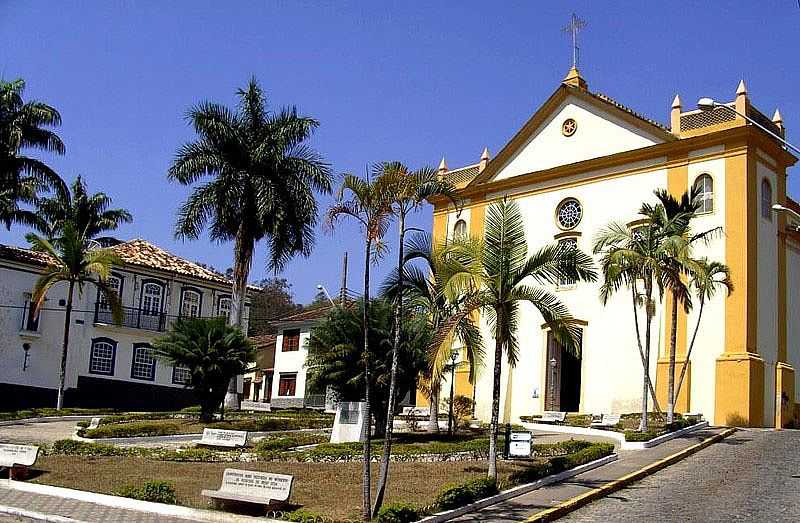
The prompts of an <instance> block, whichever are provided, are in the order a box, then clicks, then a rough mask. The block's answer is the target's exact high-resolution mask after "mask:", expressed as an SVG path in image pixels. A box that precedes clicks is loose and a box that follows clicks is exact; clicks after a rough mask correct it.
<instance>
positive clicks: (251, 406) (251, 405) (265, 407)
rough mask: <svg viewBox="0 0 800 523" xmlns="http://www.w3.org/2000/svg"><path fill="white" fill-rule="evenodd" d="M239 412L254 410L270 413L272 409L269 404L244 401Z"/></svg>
mask: <svg viewBox="0 0 800 523" xmlns="http://www.w3.org/2000/svg"><path fill="white" fill-rule="evenodd" d="M239 410H253V411H258V412H270V411H271V410H272V407H271V406H270V404H269V403H264V402H261V401H250V400H242V402H241V403H240V404H239Z"/></svg>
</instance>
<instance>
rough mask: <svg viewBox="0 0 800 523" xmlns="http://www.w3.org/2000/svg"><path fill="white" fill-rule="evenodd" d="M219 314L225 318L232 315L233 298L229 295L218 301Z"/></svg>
mask: <svg viewBox="0 0 800 523" xmlns="http://www.w3.org/2000/svg"><path fill="white" fill-rule="evenodd" d="M217 316H221V317H223V318H225V319H228V318H230V317H231V299H230V298H228V297H227V296H223V297H221V298H220V299H219V302H217Z"/></svg>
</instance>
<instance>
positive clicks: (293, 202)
mask: <svg viewBox="0 0 800 523" xmlns="http://www.w3.org/2000/svg"><path fill="white" fill-rule="evenodd" d="M237 96H238V97H239V104H238V107H237V108H236V109H235V110H231V109H228V108H227V107H224V106H222V105H219V104H215V103H210V102H202V103H200V104H198V105H196V106H194V107H192V108H191V109H190V110H189V114H188V117H187V119H188V120H189V122H190V123H191V124H192V126H193V127H194V130H195V132H196V133H197V135H198V139H197V140H196V141H194V142H190V143H187V144H185V145H183V146H182V147H181V148H180V149H178V153H177V156H176V158H175V160H174V161H173V163H172V166H171V167H170V169H169V173H168V177H169V179H170V180H171V181H176V182H178V183H180V184H182V185H193V184H195V183H196V182H199V181H200V180H201V179H203V178H205V177H206V176H211V177H212V179H211V180H210V181H208V182H207V183H205V184H203V185H200V186H199V187H197V188H195V189H194V192H192V194H191V195H190V196H189V198H188V200H187V201H186V202H185V203H184V204H183V205H182V206H181V208H180V210H179V211H178V220H177V224H176V229H175V235H176V236H177V237H179V238H189V239H192V240H195V239H197V238H199V236H200V234H201V232H202V231H203V229H205V228H206V226H208V228H209V231H210V236H211V239H212V240H213V241H215V242H227V241H234V251H233V255H234V266H233V291H232V299H231V315H230V323H231V324H233V325H239V326H241V325H242V321H243V313H244V300H245V293H246V291H247V280H248V277H249V275H250V268H251V264H252V260H253V251H254V249H255V245H256V243H257V242H259V241H260V240H262V239H265V238H266V239H267V242H268V244H269V251H270V252H269V262H268V265H269V268H270V270H273V271H278V270H280V269H281V268H283V267H284V266H285V264H286V263H287V262H288V260H289V259H290V258H291V257H292V256H294V255H296V254H301V255H303V256H308V255H309V254H310V253H311V250H312V248H313V245H314V226H315V225H316V223H317V202H316V200H315V198H314V193H315V191H317V192H322V193H330V191H331V176H330V170H329V167H328V165H327V164H326V163H325V162H324V161H323V160H322V158H321V157H320V156H319V155H318V154H317V153H316V152H314V150H313V149H311V148H310V147H309V146H308V145H307V143H306V142H307V141H308V140H309V139H310V138H311V135H312V134H313V132H314V130H315V129H316V128H317V127H318V126H319V122H317V121H316V120H314V119H312V118H308V117H305V116H300V115H298V112H297V108H295V107H290V108H284V109H282V110H281V111H280V112H278V113H272V112H270V111H269V110H268V109H267V101H266V97H265V95H264V93H263V91H262V90H261V87H260V86H259V84H258V82H257V81H256V79H255V78H252V79H251V80H250V82H249V83H248V85H247V88H245V89H240V90H238V91H237ZM228 393H229V394H228V395H227V396H226V398H225V403H226V406H231V407H234V408H235V407H236V406H237V405H238V398H237V397H236V383H235V380H231V385H230V388H229V390H228Z"/></svg>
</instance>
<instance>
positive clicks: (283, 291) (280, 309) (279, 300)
mask: <svg viewBox="0 0 800 523" xmlns="http://www.w3.org/2000/svg"><path fill="white" fill-rule="evenodd" d="M255 285H256V286H257V287H260V288H261V290H260V291H258V292H256V293H254V294H253V297H252V298H251V305H250V321H249V322H248V329H249V331H250V335H251V336H259V335H262V334H275V332H276V330H275V328H274V327H273V326H272V322H273V321H274V320H276V319H278V318H281V317H283V316H288V315H289V314H292V313H295V312H300V311H301V310H303V306H302V305H299V304H297V303H295V302H294V296H293V295H292V284H291V283H289V282H288V280H286V278H277V277H275V278H264V279H263V280H261V281H257V282H256V283H255Z"/></svg>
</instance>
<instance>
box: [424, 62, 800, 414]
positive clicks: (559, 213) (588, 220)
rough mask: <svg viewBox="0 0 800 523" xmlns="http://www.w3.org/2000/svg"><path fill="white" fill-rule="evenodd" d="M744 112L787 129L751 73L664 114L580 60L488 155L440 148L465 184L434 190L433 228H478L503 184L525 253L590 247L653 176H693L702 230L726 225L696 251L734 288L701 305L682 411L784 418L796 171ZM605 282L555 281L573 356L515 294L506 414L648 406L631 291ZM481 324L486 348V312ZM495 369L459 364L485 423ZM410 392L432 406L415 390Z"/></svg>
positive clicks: (683, 342)
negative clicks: (644, 107)
mask: <svg viewBox="0 0 800 523" xmlns="http://www.w3.org/2000/svg"><path fill="white" fill-rule="evenodd" d="M742 115H746V116H747V117H748V118H749V119H750V120H752V121H755V122H757V123H758V124H759V125H760V126H761V127H763V128H766V129H768V130H769V131H770V132H772V133H774V134H776V135H779V136H784V133H785V129H784V126H783V121H782V118H781V116H780V113H779V112H778V111H777V110H776V111H775V115H774V116H773V117H772V118H768V117H767V116H765V114H764V113H763V112H762V111H760V110H759V109H757V108H756V106H755V105H753V103H752V101H751V98H750V93H748V92H747V89H746V87H745V84H744V82H742V83H740V84H739V87H738V89H737V90H736V93H735V96H734V98H733V100H732V101H729V102H725V103H723V104H717V105H714V104H708V103H706V104H703V106H702V108H699V109H694V108H689V107H685V106H684V105H683V103H682V102H681V100H680V98H679V97H678V96H676V97H675V99H674V101H673V103H672V107H671V111H670V113H669V124H668V125H662V124H661V123H659V122H656V121H654V120H651V119H648V118H646V117H644V116H642V115H641V114H639V113H637V112H635V111H633V110H631V109H629V108H628V107H626V106H624V105H622V104H621V103H619V102H617V101H615V100H613V99H612V98H609V97H608V96H605V95H603V94H599V93H595V92H592V91H591V90H590V89H589V86H588V84H587V82H586V80H585V79H584V78H582V77H581V75H580V74H579V72H578V70H577V69H575V68H572V69H571V70H570V72H569V74H568V75H567V77H566V78H565V79H564V80H563V82H562V83H561V84H560V85H559V86H558V88H557V89H556V90H555V92H553V94H552V95H551V96H550V97H549V98H548V99H547V100H545V101H544V103H543V104H542V106H541V107H540V108H539V109H538V110H537V111H536V112H535V113H534V114H533V115H532V116H531V117H530V119H529V120H528V121H527V122H526V123H525V124H524V125H523V127H522V128H521V129H520V130H519V131H517V132H516V134H515V135H514V136H513V137H512V138H511V139H510V141H508V143H507V144H506V145H505V146H503V148H502V149H501V150H500V152H499V153H498V154H497V155H496V156H495V157H494V158H490V156H489V152H488V151H484V153H483V155H482V156H481V158H480V161H479V162H478V163H475V164H472V165H467V166H464V167H459V168H457V169H448V166H447V164H446V163H445V161H444V160H443V161H442V163H441V166H440V172H441V175H442V176H444V177H445V178H447V179H449V180H451V181H452V182H454V183H455V184H457V186H458V188H459V192H460V196H461V197H462V198H463V201H464V202H465V203H464V205H463V207H462V208H461V209H458V208H455V207H453V206H452V205H451V204H450V203H449V202H448V201H445V200H444V199H437V200H434V201H433V203H434V211H433V236H434V239H435V240H438V241H441V240H443V239H445V238H452V237H453V236H456V235H463V234H470V235H474V236H477V237H481V236H483V232H484V219H485V213H486V210H487V207H488V206H489V205H491V203H492V202H493V201H497V200H498V199H499V198H502V197H509V198H512V199H514V200H515V201H516V202H518V204H519V206H520V208H521V210H522V213H523V216H524V220H525V228H526V231H525V232H526V235H527V242H528V245H529V252H534V251H535V250H536V249H538V248H540V247H541V246H543V245H545V244H551V243H553V242H569V243H570V244H571V245H575V246H577V247H579V248H580V249H582V250H583V251H584V252H587V253H591V252H592V246H593V238H594V237H595V235H596V234H597V233H598V231H599V230H601V229H602V228H604V227H605V226H607V225H608V224H609V223H610V222H619V223H623V224H628V226H629V227H635V226H636V225H637V220H639V219H641V216H639V215H638V214H637V213H638V209H639V207H640V206H641V204H642V202H644V201H650V202H654V201H655V197H654V195H653V191H654V189H658V188H665V189H667V190H668V191H669V192H670V193H672V194H673V195H676V196H679V195H680V194H682V193H683V192H684V191H686V190H687V189H688V188H691V187H697V188H698V189H699V190H700V192H701V196H700V198H701V202H702V207H701V209H700V215H699V216H698V217H697V218H696V220H695V221H694V223H693V227H694V228H695V229H696V230H698V231H701V230H707V229H711V228H714V227H721V228H722V229H723V230H724V234H722V235H721V236H719V237H717V238H715V239H714V240H712V241H711V242H710V243H709V244H708V245H702V246H699V247H697V250H696V251H695V252H696V255H698V256H707V257H708V258H709V259H711V260H715V261H719V262H722V263H725V264H727V265H728V267H730V271H731V277H732V279H733V283H734V286H735V290H734V292H733V293H732V294H731V295H730V296H726V295H725V293H724V292H719V293H717V295H716V296H715V297H714V298H713V299H712V300H711V301H710V302H708V303H706V305H705V310H704V315H703V323H702V325H701V328H700V330H699V333H698V335H697V340H696V343H695V347H694V351H693V353H692V355H691V363H690V365H689V367H688V369H689V370H688V373H687V379H686V383H685V385H684V387H683V389H682V391H681V394H680V396H679V398H678V402H677V409H678V411H679V412H700V413H702V414H704V415H705V416H706V418H707V419H709V420H711V421H712V422H714V423H718V424H725V423H736V424H740V423H741V424H748V425H752V426H767V427H781V426H785V425H786V424H787V423H789V422H790V420H791V419H792V418H793V416H796V414H797V412H796V410H795V404H796V401H797V394H798V386H800V383H797V381H796V380H795V369H796V368H798V365H800V293H798V292H797V289H798V286H799V285H800V234H798V233H797V232H796V231H795V228H794V227H792V226H791V225H790V226H787V215H786V214H784V213H781V212H775V211H774V210H773V208H772V207H773V204H776V203H777V204H780V205H782V206H784V207H789V208H791V209H795V210H798V209H800V207H799V206H798V205H797V204H796V203H794V202H793V201H792V200H791V199H790V198H789V196H788V195H787V192H786V178H787V168H789V167H791V166H792V165H794V164H795V162H796V161H797V158H796V157H795V156H793V155H792V154H790V153H789V152H788V151H787V150H786V149H785V148H784V147H783V146H782V145H781V143H780V142H779V141H778V140H776V139H774V138H773V137H772V136H771V135H770V134H769V133H767V132H765V131H764V130H762V129H761V128H759V126H757V125H753V124H752V123H751V122H750V121H748V119H746V118H744V117H743V116H742ZM601 279H602V278H601ZM600 284H601V282H599V281H598V282H595V283H575V282H571V281H563V282H560V283H559V284H558V285H552V286H549V290H550V291H551V292H552V293H553V294H554V295H555V296H557V297H558V299H559V300H561V301H562V302H563V303H565V304H566V305H567V306H568V308H569V310H570V311H571V313H572V315H573V316H574V317H575V318H576V319H577V320H579V321H580V324H581V325H582V338H581V340H582V341H581V345H582V346H581V350H580V356H579V357H577V358H576V357H573V356H571V355H570V353H569V352H567V351H564V350H563V348H562V347H560V346H559V344H558V343H557V342H556V341H555V339H554V338H553V336H552V334H551V333H550V332H549V330H548V329H547V325H545V324H544V321H543V319H542V318H541V316H540V315H539V314H538V312H537V311H536V310H535V309H534V308H533V307H532V306H530V305H528V304H525V305H522V306H521V309H520V310H521V319H520V322H519V331H518V335H519V340H520V358H519V361H518V362H517V364H516V366H515V367H513V368H510V367H509V365H508V363H507V361H505V359H504V361H503V362H502V386H501V398H500V401H501V403H500V405H501V407H500V416H501V419H502V420H505V421H514V420H518V419H519V418H520V416H526V415H532V414H537V413H541V412H542V411H545V410H560V411H573V412H584V413H602V412H614V413H625V412H637V411H639V410H640V401H641V391H642V376H643V370H642V364H641V360H640V357H639V354H638V350H637V348H636V347H637V345H636V338H635V331H634V326H633V313H632V304H631V297H630V294H629V293H627V292H621V293H618V295H616V296H613V297H612V299H611V300H610V301H609V303H608V304H607V305H603V304H602V303H601V302H600V299H599V297H598V296H599V287H600ZM671 307H672V303H671V302H670V300H669V299H667V298H665V299H664V300H663V303H662V304H661V305H659V306H658V308H657V310H656V322H654V323H655V325H654V329H653V331H654V337H655V344H654V348H653V356H652V357H651V361H652V365H651V368H650V372H651V375H652V376H654V377H655V386H656V389H657V395H658V396H659V400H660V404H661V405H662V408H663V406H664V405H665V404H666V392H665V391H666V387H667V383H666V381H667V372H666V371H667V364H668V360H667V348H668V343H667V340H669V339H670V322H669V321H668V320H669V317H670V311H671ZM640 312H641V311H640ZM697 314H698V307H697V303H696V300H695V307H694V308H693V309H692V310H691V311H690V312H689V313H688V314H687V313H685V312H684V311H683V309H682V308H681V309H680V311H679V314H678V326H677V332H676V336H677V360H678V368H680V366H681V365H682V363H683V362H684V361H685V360H686V354H687V350H688V346H689V345H690V343H691V336H692V333H693V332H694V325H695V323H696V321H697ZM480 325H481V329H482V332H483V336H484V340H485V342H486V343H487V344H489V345H490V346H493V341H492V339H493V338H492V336H491V333H490V330H489V327H488V325H487V322H486V318H484V317H482V318H480ZM493 366H494V363H493V351H492V350H488V351H487V356H486V359H485V361H484V364H483V368H482V369H481V371H480V372H479V375H478V378H477V380H476V383H475V384H474V386H473V385H471V384H469V382H468V381H467V380H466V379H464V370H463V369H460V375H459V376H457V377H456V388H457V389H458V390H457V394H462V395H465V396H468V397H474V398H475V402H476V406H475V410H476V416H477V417H478V418H480V419H482V420H488V419H489V417H490V411H491V403H492V369H493ZM417 400H418V401H417V403H418V404H425V399H424V397H423V396H422V395H419V394H418V398H417Z"/></svg>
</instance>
